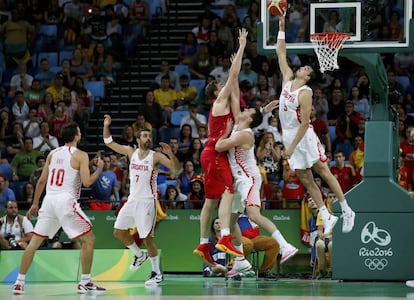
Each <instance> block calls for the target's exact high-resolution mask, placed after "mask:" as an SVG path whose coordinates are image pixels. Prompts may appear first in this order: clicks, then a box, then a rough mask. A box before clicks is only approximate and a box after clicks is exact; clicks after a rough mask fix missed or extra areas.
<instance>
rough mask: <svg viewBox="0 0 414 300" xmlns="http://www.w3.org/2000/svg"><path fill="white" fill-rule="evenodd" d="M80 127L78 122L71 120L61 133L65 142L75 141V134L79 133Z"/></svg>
mask: <svg viewBox="0 0 414 300" xmlns="http://www.w3.org/2000/svg"><path fill="white" fill-rule="evenodd" d="M78 127H79V126H78V124H77V123H75V122H71V123H69V124H66V125H65V126H63V128H62V131H61V135H62V140H63V142H64V143H70V142H73V140H74V139H75V136H76V135H77V134H78Z"/></svg>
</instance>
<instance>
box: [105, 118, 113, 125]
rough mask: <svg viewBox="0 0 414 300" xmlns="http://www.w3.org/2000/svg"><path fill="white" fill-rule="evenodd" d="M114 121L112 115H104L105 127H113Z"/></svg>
mask: <svg viewBox="0 0 414 300" xmlns="http://www.w3.org/2000/svg"><path fill="white" fill-rule="evenodd" d="M111 122H112V119H111V116H110V115H104V126H109V125H111Z"/></svg>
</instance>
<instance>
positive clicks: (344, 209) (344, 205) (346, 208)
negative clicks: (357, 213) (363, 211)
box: [339, 199, 351, 213]
mask: <svg viewBox="0 0 414 300" xmlns="http://www.w3.org/2000/svg"><path fill="white" fill-rule="evenodd" d="M339 204H340V205H341V210H342V212H343V213H345V212H348V211H350V210H351V208H350V207H349V205H348V202H347V201H346V199H344V200H343V201H339Z"/></svg>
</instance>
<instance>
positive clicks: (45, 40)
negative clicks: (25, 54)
mask: <svg viewBox="0 0 414 300" xmlns="http://www.w3.org/2000/svg"><path fill="white" fill-rule="evenodd" d="M37 43H38V44H37V46H36V49H37V51H56V50H57V49H58V27H57V25H56V24H42V25H40V27H39V39H38V41H37Z"/></svg>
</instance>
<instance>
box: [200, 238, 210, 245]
mask: <svg viewBox="0 0 414 300" xmlns="http://www.w3.org/2000/svg"><path fill="white" fill-rule="evenodd" d="M208 243H209V240H208V238H200V245H203V244H208Z"/></svg>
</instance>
